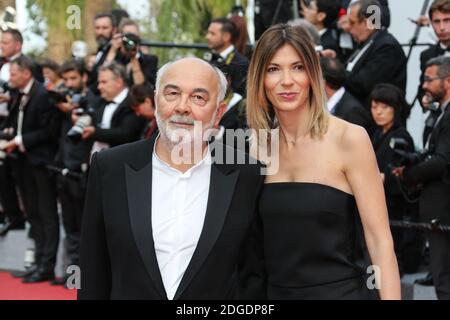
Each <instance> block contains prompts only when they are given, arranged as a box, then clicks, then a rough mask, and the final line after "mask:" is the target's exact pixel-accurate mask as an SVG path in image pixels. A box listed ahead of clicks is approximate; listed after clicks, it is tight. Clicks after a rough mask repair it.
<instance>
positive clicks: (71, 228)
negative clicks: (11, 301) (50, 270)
mask: <svg viewBox="0 0 450 320" xmlns="http://www.w3.org/2000/svg"><path fill="white" fill-rule="evenodd" d="M60 72H61V75H62V78H63V80H64V86H65V88H66V91H64V92H62V94H63V95H66V96H67V100H68V102H59V103H57V104H56V106H57V107H58V109H59V110H60V111H61V118H62V121H61V122H62V123H61V134H60V144H59V150H58V153H57V155H56V160H55V166H56V167H57V168H59V169H61V171H60V172H59V174H58V176H57V180H56V185H57V190H58V197H59V200H60V203H61V209H62V220H63V226H64V231H65V233H66V241H65V243H66V252H67V256H68V265H78V250H79V239H80V232H81V217H82V213H83V204H84V193H85V188H84V182H85V177H84V175H85V174H86V171H87V168H88V163H89V155H90V151H91V148H92V143H93V142H92V141H91V140H81V141H75V140H73V139H71V138H70V137H69V136H68V134H67V133H68V131H69V130H70V129H71V128H72V126H73V124H72V118H71V113H72V110H74V109H77V108H83V110H84V109H88V108H90V106H94V105H96V103H97V101H98V98H97V97H96V96H95V95H94V94H93V93H92V91H91V90H89V89H88V88H87V86H86V85H87V71H86V69H85V67H84V65H83V63H82V62H79V61H68V62H66V63H64V64H63V65H62V66H61V71H60ZM66 280H67V277H63V279H62V281H60V282H57V281H55V282H54V283H55V284H65V283H66Z"/></svg>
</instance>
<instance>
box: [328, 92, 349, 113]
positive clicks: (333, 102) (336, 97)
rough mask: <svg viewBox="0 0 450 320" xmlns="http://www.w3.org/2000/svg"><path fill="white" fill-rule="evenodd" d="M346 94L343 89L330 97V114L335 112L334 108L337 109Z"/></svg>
mask: <svg viewBox="0 0 450 320" xmlns="http://www.w3.org/2000/svg"><path fill="white" fill-rule="evenodd" d="M344 94H345V88H344V87H341V88H340V89H339V90H338V91H336V92H335V93H334V94H333V95H332V96H331V97H330V99H328V102H327V106H328V110H329V111H330V112H333V110H334V108H336V105H337V104H338V102H339V101H341V99H342V97H343V96H344Z"/></svg>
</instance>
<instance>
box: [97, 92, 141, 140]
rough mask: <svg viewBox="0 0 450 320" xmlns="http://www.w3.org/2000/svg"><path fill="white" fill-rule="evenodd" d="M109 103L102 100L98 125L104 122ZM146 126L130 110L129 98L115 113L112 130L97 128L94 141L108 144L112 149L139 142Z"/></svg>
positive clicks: (98, 113)
mask: <svg viewBox="0 0 450 320" xmlns="http://www.w3.org/2000/svg"><path fill="white" fill-rule="evenodd" d="M107 104H108V102H106V101H104V100H101V101H100V104H99V106H98V107H97V108H96V116H95V118H96V119H95V120H96V123H97V124H98V125H99V124H100V123H101V122H102V117H103V113H104V111H105V107H106V105H107ZM144 126H145V119H144V118H141V117H138V116H137V115H136V114H135V113H134V112H133V110H132V109H131V108H130V97H129V96H128V97H127V98H126V99H125V100H124V101H123V102H122V103H121V104H120V105H119V106H118V107H117V109H116V111H114V114H113V116H112V119H111V128H110V129H102V128H100V127H99V126H96V128H95V133H94V135H93V136H92V139H93V140H95V141H100V142H105V143H108V144H109V145H110V146H111V147H115V146H117V145H120V144H124V143H128V142H133V141H136V140H139V138H140V135H141V132H142V130H143V128H144Z"/></svg>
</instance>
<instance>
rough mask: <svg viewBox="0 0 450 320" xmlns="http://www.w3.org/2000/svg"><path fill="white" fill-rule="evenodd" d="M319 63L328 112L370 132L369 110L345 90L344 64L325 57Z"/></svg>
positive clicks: (371, 122)
mask: <svg viewBox="0 0 450 320" xmlns="http://www.w3.org/2000/svg"><path fill="white" fill-rule="evenodd" d="M320 65H321V67H322V71H323V77H324V80H325V93H326V95H327V98H328V103H327V105H328V110H329V111H330V113H331V114H333V115H335V116H336V117H339V118H341V119H343V120H346V121H348V122H351V123H354V124H357V125H359V126H361V127H364V128H365V129H366V130H367V132H369V133H370V132H371V131H372V129H373V127H374V125H373V120H372V119H371V116H370V114H369V112H368V111H367V109H366V108H364V106H363V105H362V104H361V103H360V102H359V101H358V100H357V99H356V98H355V97H353V95H352V94H351V93H350V92H348V91H347V90H345V87H344V84H345V80H346V78H345V68H344V65H343V64H342V63H341V62H340V61H339V60H337V59H333V58H326V57H321V58H320Z"/></svg>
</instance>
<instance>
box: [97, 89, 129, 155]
mask: <svg viewBox="0 0 450 320" xmlns="http://www.w3.org/2000/svg"><path fill="white" fill-rule="evenodd" d="M127 95H128V88H125V89H123V90H122V91H121V92H120V93H119V94H118V95H117V96H116V97H115V98H114V99H113V101H112V102H111V103H109V104H107V105H106V106H105V110H104V111H103V116H102V122H101V123H100V128H102V129H111V120H112V118H113V115H114V112H116V110H117V108H118V107H119V105H120V104H121V103H122V102H123V101H124V100H125V98H126V97H127ZM108 148H109V144H108V143H106V142H101V141H95V142H94V145H93V146H92V151H91V155H93V154H94V153H95V152H98V151H101V150H103V149H108Z"/></svg>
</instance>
